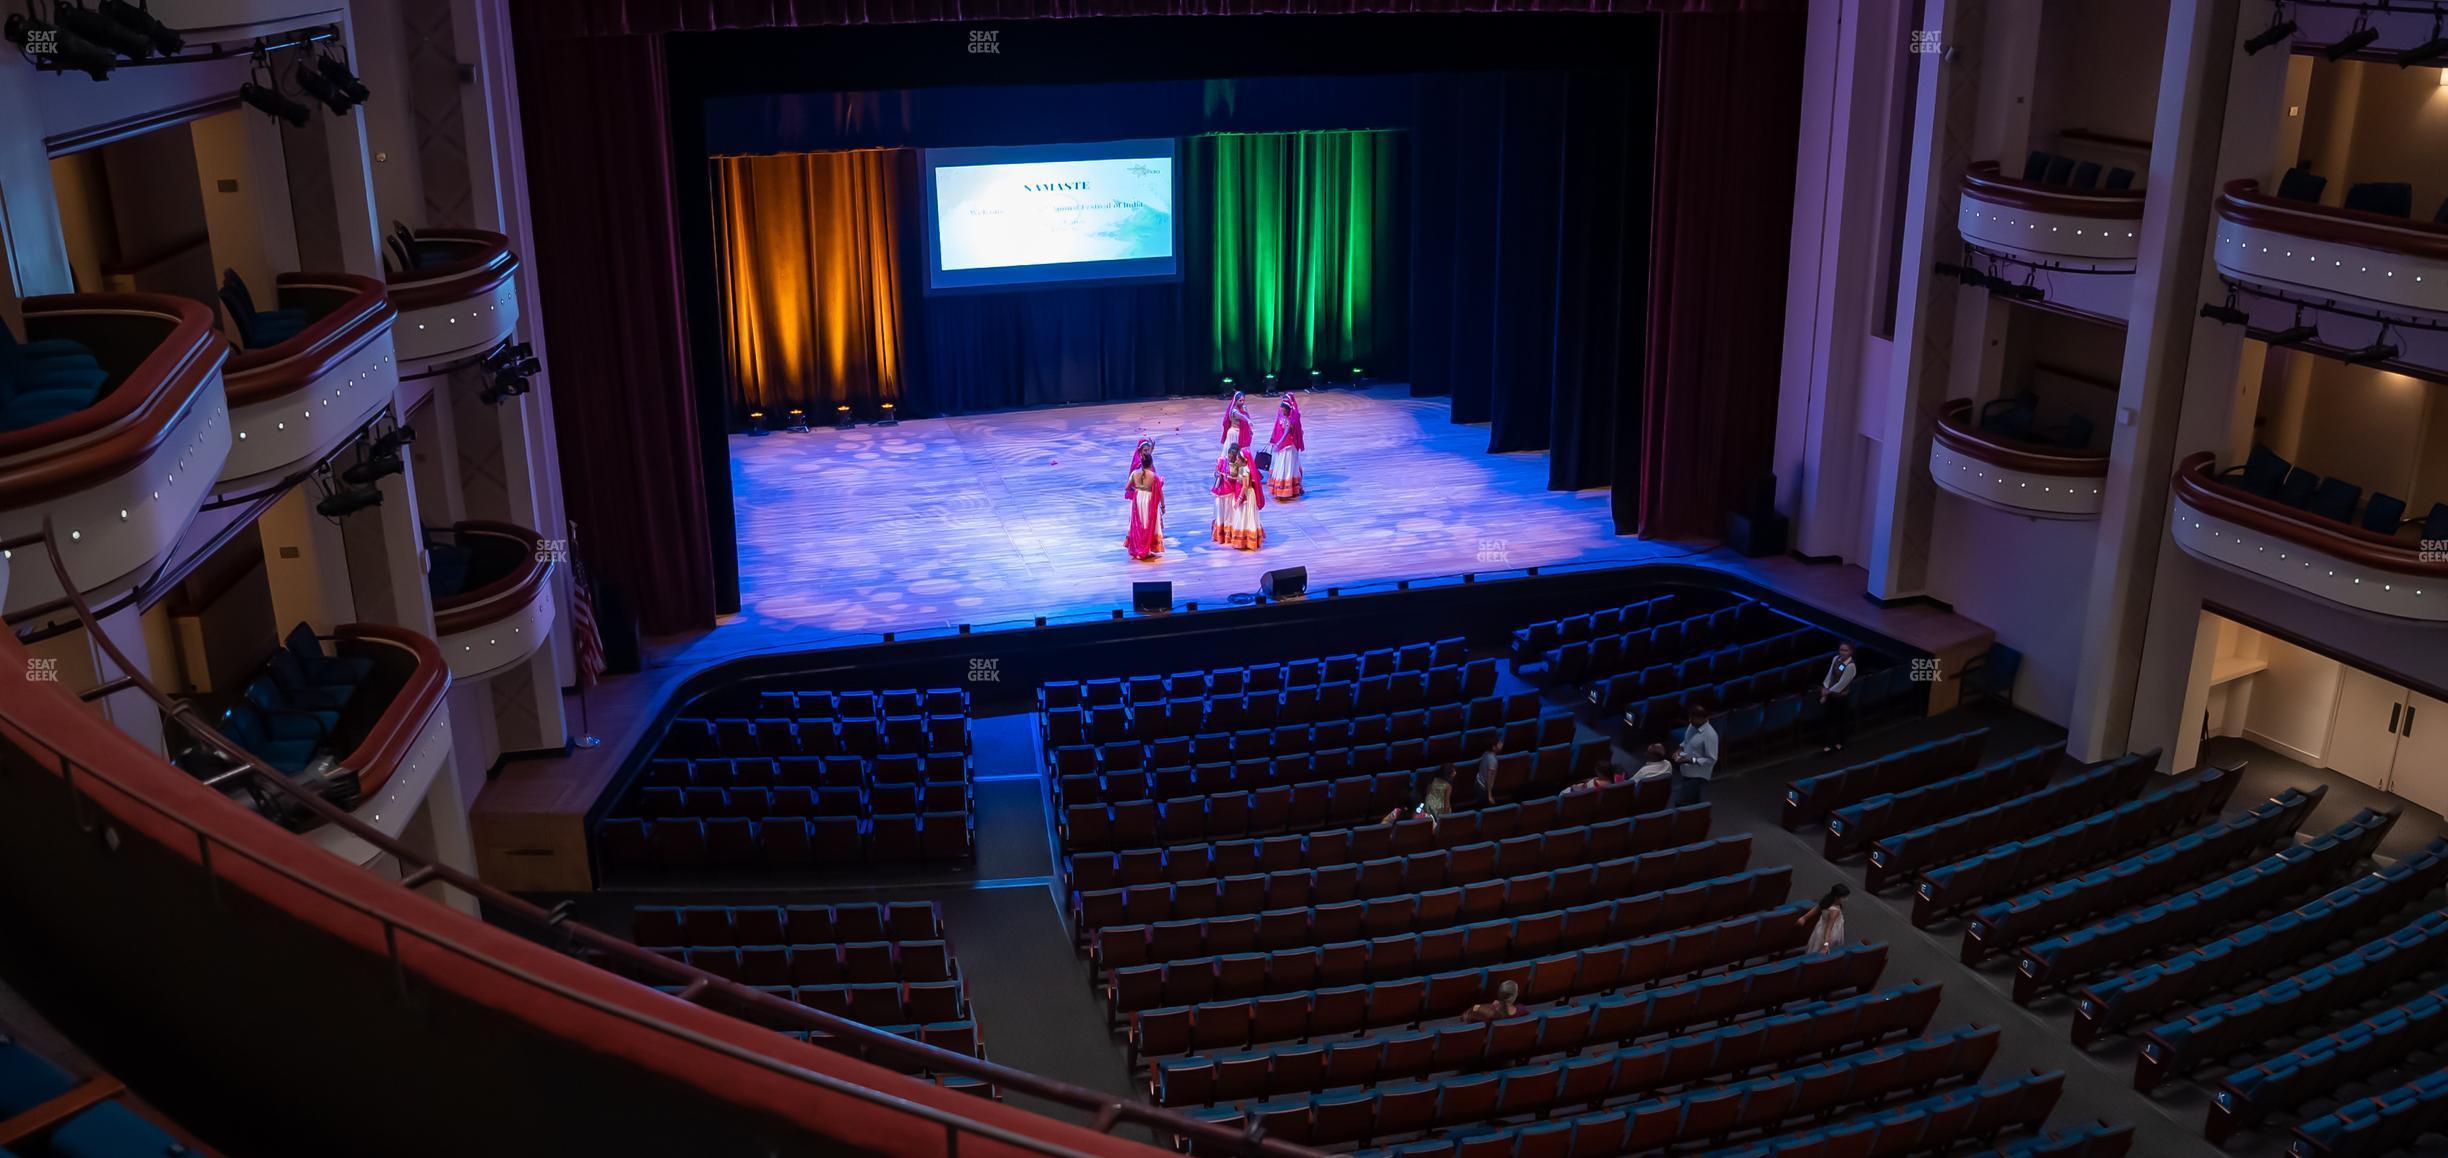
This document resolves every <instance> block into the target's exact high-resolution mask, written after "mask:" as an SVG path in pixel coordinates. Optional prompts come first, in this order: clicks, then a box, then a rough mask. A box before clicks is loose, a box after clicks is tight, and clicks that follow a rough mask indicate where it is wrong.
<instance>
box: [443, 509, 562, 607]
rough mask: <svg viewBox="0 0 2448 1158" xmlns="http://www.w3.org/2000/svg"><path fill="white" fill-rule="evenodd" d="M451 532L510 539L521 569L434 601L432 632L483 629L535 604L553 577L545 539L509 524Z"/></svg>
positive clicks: (470, 524) (455, 526) (461, 527)
mask: <svg viewBox="0 0 2448 1158" xmlns="http://www.w3.org/2000/svg"><path fill="white" fill-rule="evenodd" d="M451 529H452V530H455V531H458V532H459V533H461V534H466V535H483V536H487V537H490V538H502V539H510V540H513V541H515V542H517V543H518V545H519V558H520V559H521V560H522V562H521V565H520V566H518V567H517V568H515V569H513V570H512V571H511V572H510V573H509V574H507V575H503V576H500V577H499V578H496V579H494V580H493V581H491V582H489V583H486V584H485V585H483V586H481V587H477V588H475V589H473V590H469V591H462V592H460V593H459V594H457V595H450V596H442V597H437V598H436V599H435V600H434V630H435V631H436V632H439V633H440V634H443V635H451V634H454V633H457V632H461V631H466V630H468V629H470V628H475V627H482V626H484V625H485V624H487V623H491V622H493V621H494V620H497V619H500V618H501V617H502V616H503V615H505V614H508V613H509V612H510V611H512V610H515V609H517V608H520V607H525V606H526V605H528V604H529V603H532V602H534V601H535V597H536V593H537V592H538V591H539V590H541V589H542V588H543V586H544V581H545V579H546V578H547V577H549V576H550V575H551V574H552V562H551V561H550V560H549V559H546V558H545V557H544V538H543V536H541V535H538V534H536V533H535V532H534V531H530V530H528V529H527V528H525V527H521V526H517V525H515V524H511V523H488V522H463V523H456V524H453V525H452V528H451Z"/></svg>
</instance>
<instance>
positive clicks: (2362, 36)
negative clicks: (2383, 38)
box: [2321, 13, 2380, 61]
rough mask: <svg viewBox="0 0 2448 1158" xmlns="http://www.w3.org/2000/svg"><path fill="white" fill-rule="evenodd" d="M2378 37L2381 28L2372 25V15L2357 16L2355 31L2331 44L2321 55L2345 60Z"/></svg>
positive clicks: (2368, 45) (2333, 59)
mask: <svg viewBox="0 0 2448 1158" xmlns="http://www.w3.org/2000/svg"><path fill="white" fill-rule="evenodd" d="M2378 39H2380V30H2379V29H2377V28H2374V27H2372V26H2371V16H2370V15H2369V14H2368V13H2367V14H2365V15H2362V16H2357V17H2355V27H2354V31H2352V32H2349V33H2347V34H2346V35H2345V37H2344V38H2342V39H2340V40H2339V41H2338V42H2337V43H2335V44H2332V45H2330V46H2329V48H2328V51H2326V52H2323V53H2322V54H2321V55H2323V56H2326V57H2328V58H2329V59H2330V60H2332V61H2339V60H2344V59H2346V58H2347V57H2349V56H2353V55H2354V54H2356V53H2358V52H2361V51H2363V50H2364V49H2366V48H2370V47H2371V43H2372V41H2375V40H2378Z"/></svg>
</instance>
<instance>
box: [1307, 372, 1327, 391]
mask: <svg viewBox="0 0 2448 1158" xmlns="http://www.w3.org/2000/svg"><path fill="white" fill-rule="evenodd" d="M1319 373H1320V372H1319V371H1317V370H1315V369H1312V370H1310V371H1309V389H1310V391H1311V392H1312V393H1314V392H1316V391H1317V389H1318V388H1319V387H1321V386H1324V385H1325V384H1326V383H1325V382H1324V381H1323V380H1321V379H1320V378H1319V377H1318V375H1319Z"/></svg>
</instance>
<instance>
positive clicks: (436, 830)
mask: <svg viewBox="0 0 2448 1158" xmlns="http://www.w3.org/2000/svg"><path fill="white" fill-rule="evenodd" d="M399 839H400V843H401V844H404V845H406V846H408V848H409V849H410V850H411V851H413V852H415V853H416V854H417V855H419V856H422V857H425V858H427V859H428V860H431V861H433V862H435V863H437V864H440V865H444V866H446V867H449V868H454V869H457V870H459V871H460V872H463V873H466V874H468V875H469V876H474V875H476V838H475V837H474V835H472V834H471V833H470V831H469V829H468V819H467V805H466V803H465V802H464V801H463V800H462V799H461V797H460V791H459V763H458V761H457V760H456V759H455V758H454V759H447V760H444V761H443V762H442V767H441V768H440V769H438V770H436V771H435V772H434V779H433V787H431V788H428V789H426V791H425V802H424V803H423V804H420V805H418V806H417V810H416V815H414V816H412V817H409V818H408V826H407V827H406V828H403V829H401V830H400V835H399ZM419 891H421V892H423V893H424V894H425V895H426V896H427V897H430V898H432V899H434V900H437V901H441V902H443V903H445V904H447V905H449V906H450V907H452V908H454V909H457V910H459V911H460V912H462V913H466V914H467V915H468V916H471V917H481V916H483V915H484V914H483V913H481V912H480V911H478V906H477V904H476V898H474V897H471V896H469V895H467V894H466V893H464V892H461V891H459V890H458V889H454V888H451V887H449V886H447V885H444V884H441V883H439V882H436V883H434V884H429V885H426V886H425V887H424V888H423V889H421V890H419Z"/></svg>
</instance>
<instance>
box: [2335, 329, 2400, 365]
mask: <svg viewBox="0 0 2448 1158" xmlns="http://www.w3.org/2000/svg"><path fill="white" fill-rule="evenodd" d="M2388 339H2389V328H2388V327H2387V326H2385V325H2384V326H2381V327H2380V336H2379V337H2377V338H2374V339H2372V344H2371V345H2368V346H2365V347H2363V348H2362V349H2360V350H2348V351H2346V352H2345V353H2343V354H2340V355H2338V361H2341V362H2344V363H2346V364H2347V365H2349V366H2371V365H2377V364H2378V363H2381V362H2386V361H2388V360H2389V359H2391V358H2394V357H2396V356H2397V347H2395V346H2392V345H2390V344H2389V340H2388Z"/></svg>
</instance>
